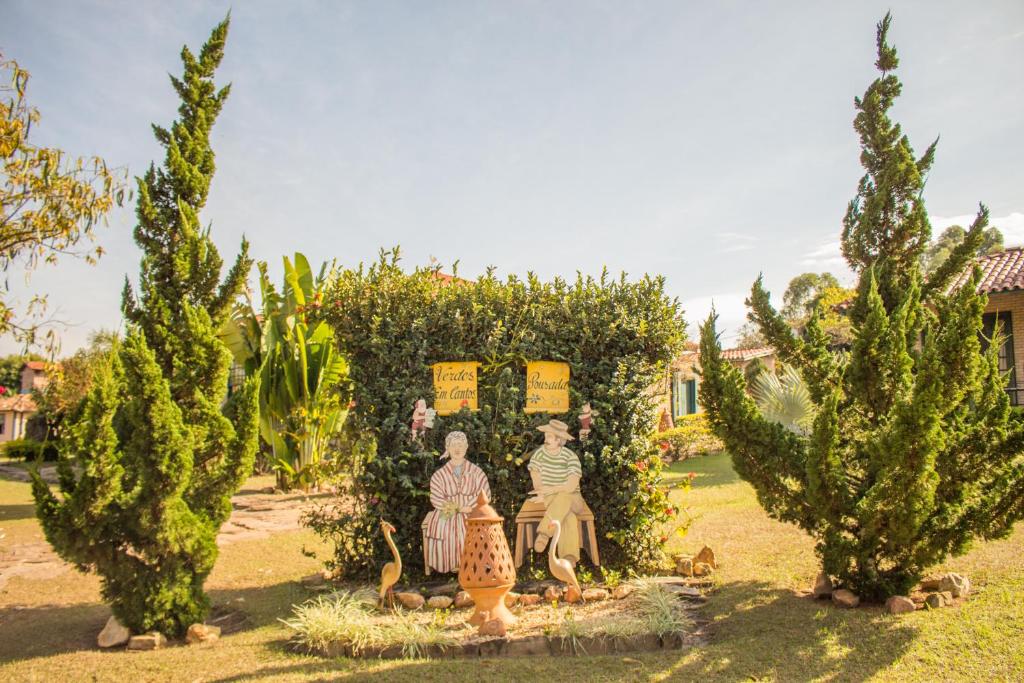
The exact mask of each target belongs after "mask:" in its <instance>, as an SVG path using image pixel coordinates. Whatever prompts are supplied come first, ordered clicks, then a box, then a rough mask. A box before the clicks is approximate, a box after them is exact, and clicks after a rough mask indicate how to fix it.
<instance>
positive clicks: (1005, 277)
mask: <svg viewBox="0 0 1024 683" xmlns="http://www.w3.org/2000/svg"><path fill="white" fill-rule="evenodd" d="M975 263H977V264H978V265H979V266H980V267H981V282H980V283H979V284H978V291H979V292H985V293H986V294H989V293H992V292H1010V291H1013V290H1015V289H1024V247H1015V248H1012V249H1005V250H1003V251H998V252H996V253H994V254H987V255H985V256H979V257H978V259H977V260H976V261H975ZM971 272H972V268H965V269H964V271H963V272H962V273H960V275H958V276H957V277H956V279H955V280H953V283H952V284H951V285H950V286H949V291H951V292H952V291H954V290H956V289H959V288H960V287H962V286H964V285H965V284H967V281H968V280H970V279H971Z"/></svg>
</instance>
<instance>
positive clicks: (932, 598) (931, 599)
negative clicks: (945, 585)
mask: <svg viewBox="0 0 1024 683" xmlns="http://www.w3.org/2000/svg"><path fill="white" fill-rule="evenodd" d="M924 604H926V605H928V606H929V607H931V608H932V609H938V608H940V607H945V606H946V599H945V598H944V597H942V593H932V594H931V595H929V596H928V597H927V598H925V599H924Z"/></svg>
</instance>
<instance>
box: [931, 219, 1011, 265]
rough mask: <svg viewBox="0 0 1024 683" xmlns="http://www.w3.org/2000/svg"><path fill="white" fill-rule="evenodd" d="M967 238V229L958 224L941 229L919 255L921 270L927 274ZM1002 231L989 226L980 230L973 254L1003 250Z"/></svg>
mask: <svg viewBox="0 0 1024 683" xmlns="http://www.w3.org/2000/svg"><path fill="white" fill-rule="evenodd" d="M966 238H967V231H966V230H964V229H963V227H961V226H959V225H951V226H949V227H948V228H946V229H945V230H943V231H942V234H941V235H939V236H938V237H937V238H936V239H935V241H933V242H932V243H931V244H930V245H929V246H928V249H927V251H925V252H924V253H923V254H922V255H921V271H922V272H923V273H924V274H925V275H929V274H931V273H932V272H934V271H935V270H937V269H938V268H939V266H941V265H942V264H944V263H945V262H946V259H948V258H949V257H950V255H951V254H952V253H953V251H954V250H955V249H956V248H957V247H958V246H960V245H961V244H963V243H964V240H965V239H966ZM1003 248H1004V247H1003V233H1002V232H1001V231H1000V230H999V228H996V227H991V228H987V229H986V230H984V231H983V232H982V239H981V242H980V244H979V245H978V247H977V249H976V250H975V256H984V255H985V254H991V253H993V252H997V251H1002V250H1003Z"/></svg>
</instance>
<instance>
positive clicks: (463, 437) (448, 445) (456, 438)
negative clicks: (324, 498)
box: [441, 432, 469, 460]
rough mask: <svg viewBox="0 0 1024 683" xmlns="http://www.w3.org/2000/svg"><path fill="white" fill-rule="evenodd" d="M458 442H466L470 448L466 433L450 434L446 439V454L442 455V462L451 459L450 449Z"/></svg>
mask: <svg viewBox="0 0 1024 683" xmlns="http://www.w3.org/2000/svg"><path fill="white" fill-rule="evenodd" d="M456 441H462V442H465V444H466V446H469V437H467V436H466V432H448V436H446V437H444V453H442V454H441V460H444V459H445V458H450V457H451V455H450V454H449V453H448V449H449V448H451V446H452V444H453V443H455V442H456Z"/></svg>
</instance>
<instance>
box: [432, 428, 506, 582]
mask: <svg viewBox="0 0 1024 683" xmlns="http://www.w3.org/2000/svg"><path fill="white" fill-rule="evenodd" d="M444 448H445V451H444V454H443V455H441V459H442V460H444V459H445V458H448V462H447V463H445V465H444V466H443V467H441V468H440V469H439V470H437V471H436V472H434V474H433V476H431V477H430V504H431V505H433V506H434V509H433V510H431V511H430V512H428V513H427V516H426V518H425V519H424V520H423V527H424V529H423V542H424V544H425V545H426V547H425V548H424V552H423V556H424V562H425V563H426V570H427V573H428V574H429V573H430V572H431V570H433V571H436V572H440V573H442V574H445V573H448V572H457V571H458V570H459V560H460V559H461V557H462V546H463V544H464V543H465V540H466V515H467V514H468V513H469V512H470V511H471V510H472V509H473V505H474V504H475V502H476V499H477V496H478V495H479V494H480V493H483V494H484V496H485V497H486V498H487V500H490V499H491V486H490V484H489V483H488V482H487V475H485V474H484V471H483V470H482V469H480V468H479V467H477V466H476V465H474V464H473V463H471V462H470V461H469V460H466V452H467V451H468V450H469V439H468V438H466V434H465V433H464V432H449V433H448V436H447V437H445V440H444Z"/></svg>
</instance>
